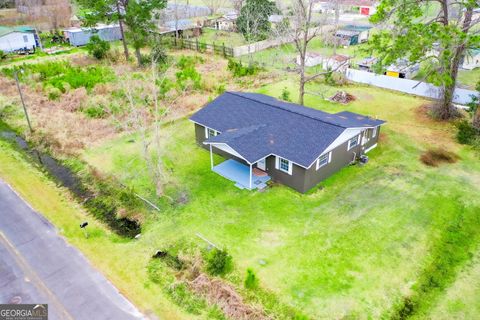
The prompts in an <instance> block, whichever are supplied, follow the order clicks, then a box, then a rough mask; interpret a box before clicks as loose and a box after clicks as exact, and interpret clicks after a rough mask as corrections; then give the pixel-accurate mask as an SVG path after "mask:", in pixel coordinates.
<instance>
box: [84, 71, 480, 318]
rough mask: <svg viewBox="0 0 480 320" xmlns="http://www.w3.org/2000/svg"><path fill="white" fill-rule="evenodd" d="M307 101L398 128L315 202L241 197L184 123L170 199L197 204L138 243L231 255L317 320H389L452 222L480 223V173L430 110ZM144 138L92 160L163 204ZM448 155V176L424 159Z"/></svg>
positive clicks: (382, 96)
mask: <svg viewBox="0 0 480 320" xmlns="http://www.w3.org/2000/svg"><path fill="white" fill-rule="evenodd" d="M283 88H287V89H288V90H290V91H291V98H292V100H294V101H295V100H296V98H297V96H296V93H295V92H296V87H295V83H294V82H293V81H291V80H290V81H289V80H286V81H281V82H277V83H275V84H274V85H270V86H267V87H263V88H262V89H261V90H260V92H262V93H266V94H270V95H272V96H275V97H278V96H280V94H281V91H282V90H283ZM307 89H308V91H309V92H313V93H315V95H307V97H306V105H308V106H311V107H314V108H318V109H322V110H326V111H329V112H338V111H342V110H350V111H353V112H359V113H363V114H368V115H371V116H378V117H379V118H381V119H384V120H387V121H388V123H387V125H385V126H384V128H383V129H382V132H381V137H380V143H379V146H378V147H377V148H376V149H374V150H373V151H371V153H369V156H370V162H369V163H368V164H367V165H366V166H363V167H360V166H352V167H347V168H344V169H343V170H341V171H340V172H338V173H337V174H335V175H334V176H332V177H331V178H329V179H327V180H326V181H324V182H323V183H321V187H323V188H316V189H315V190H312V191H311V192H309V193H308V194H306V195H302V194H299V193H297V192H295V191H293V190H291V189H290V188H288V187H286V186H281V185H275V186H273V187H272V188H270V189H268V190H266V191H265V192H261V193H260V192H249V191H246V190H239V189H237V188H236V187H234V185H233V183H232V182H231V181H229V180H226V179H224V178H222V177H221V176H219V175H217V174H215V173H213V172H212V171H211V170H210V158H209V153H208V152H207V151H205V150H203V149H201V148H199V147H198V146H196V144H195V142H194V141H195V140H194V132H193V124H192V123H190V122H189V121H188V120H180V121H178V122H177V123H176V124H175V125H174V126H170V127H168V128H166V129H165V135H166V136H167V137H169V139H168V140H166V142H165V145H164V146H163V147H164V148H165V150H166V152H165V154H166V155H167V156H166V157H165V160H166V161H167V163H168V164H169V168H170V171H171V174H170V175H171V177H172V181H173V186H172V187H171V188H170V189H169V190H168V194H169V195H170V196H172V197H173V198H174V199H175V198H176V197H177V196H178V194H180V193H182V194H183V195H184V198H187V199H188V200H187V201H186V203H184V204H179V203H176V204H174V205H163V206H162V210H163V211H162V212H161V213H159V214H156V215H155V216H152V217H150V218H149V219H148V220H147V222H146V224H145V226H144V236H143V237H142V239H141V240H140V241H139V242H138V243H139V245H140V246H142V247H145V248H158V247H162V246H165V245H169V244H173V243H175V242H176V241H178V240H181V239H190V240H195V239H197V238H196V236H195V234H196V233H201V234H202V235H204V236H205V237H207V238H208V239H209V240H211V241H213V242H214V243H216V244H218V245H220V246H224V247H226V248H228V250H229V251H230V252H231V254H232V255H233V258H234V262H235V264H236V270H237V273H238V274H240V275H243V274H244V272H245V269H246V268H248V267H251V268H253V269H254V270H255V272H256V273H257V274H258V276H259V279H260V283H261V285H262V286H263V287H264V288H266V289H268V290H271V291H273V292H274V293H276V294H277V296H278V297H279V299H280V300H281V301H282V302H283V303H285V304H288V305H292V306H294V307H295V308H297V309H298V310H301V311H302V312H303V313H305V314H307V315H309V316H310V317H311V318H314V319H323V318H327V319H330V318H342V317H348V316H349V317H353V318H361V319H362V318H379V317H381V316H384V315H385V314H387V313H388V311H389V310H390V309H391V307H392V305H393V304H394V303H397V302H399V301H400V300H401V298H402V297H403V296H404V295H407V294H408V293H409V292H410V288H411V286H412V285H413V284H414V283H415V281H416V278H417V276H418V274H419V272H421V268H422V266H423V265H424V264H425V260H426V257H428V253H429V248H430V247H431V245H432V244H433V243H434V242H435V239H436V237H437V235H438V234H439V232H440V231H441V230H443V228H444V227H445V226H446V225H447V224H448V222H449V221H450V220H451V219H452V217H454V216H455V215H456V213H457V212H459V210H460V209H461V208H465V210H468V212H479V211H480V200H479V199H477V198H474V197H472V196H471V195H472V194H474V193H478V191H479V186H480V163H479V161H478V158H477V155H476V154H475V153H473V152H472V151H471V150H469V149H467V148H465V147H462V146H459V145H457V144H456V143H455V142H454V139H453V136H454V129H453V127H452V126H451V125H449V124H446V123H437V122H433V121H431V120H429V119H428V118H427V117H425V116H424V115H423V114H422V112H421V111H420V110H419V107H420V106H422V105H423V104H425V103H427V101H425V100H422V99H419V98H414V97H411V96H407V95H402V94H398V93H394V92H390V91H385V90H380V89H376V88H370V87H366V86H348V87H344V88H341V89H342V90H346V91H347V92H349V93H351V94H353V95H355V96H356V97H357V101H355V102H353V103H351V104H349V105H347V106H344V105H339V104H334V103H330V102H327V101H325V100H324V99H323V98H322V96H324V97H328V96H329V95H330V94H332V93H334V92H335V91H336V90H338V88H332V87H329V86H326V85H321V84H311V85H309V86H308V88H307ZM135 138H136V137H133V139H134V140H135V141H134V142H131V140H132V137H123V138H120V139H118V140H115V141H111V142H109V143H107V144H105V145H104V146H101V147H99V148H96V149H92V150H89V151H88V152H86V153H85V155H84V158H85V159H86V160H87V161H88V162H90V163H91V164H92V165H94V166H95V167H97V168H98V169H100V170H102V171H105V172H109V173H111V174H114V175H116V176H118V177H119V179H121V180H122V181H123V182H124V183H126V184H128V185H130V186H132V187H134V188H135V189H136V190H137V191H138V192H141V193H144V194H145V195H147V196H148V197H150V198H151V199H154V193H153V189H152V184H151V182H150V181H149V179H148V175H147V174H146V168H145V164H144V163H143V161H142V160H141V158H140V154H141V153H140V152H141V151H140V150H141V145H140V141H138V140H137V139H135ZM438 146H443V147H445V148H447V149H448V150H451V151H453V152H456V153H458V154H459V156H460V158H461V160H459V161H458V162H457V163H455V164H449V165H444V166H440V167H438V168H429V167H426V166H424V165H423V164H421V163H420V161H419V156H420V154H421V153H422V152H423V151H424V150H426V149H427V148H431V147H438ZM215 160H216V162H217V163H218V162H220V161H221V158H220V157H216V158H215ZM158 202H159V203H164V201H158ZM197 241H200V240H197ZM147 251H148V250H147ZM264 262H265V263H264ZM465 308H470V306H468V305H466V306H465Z"/></svg>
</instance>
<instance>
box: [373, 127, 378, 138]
mask: <svg viewBox="0 0 480 320" xmlns="http://www.w3.org/2000/svg"><path fill="white" fill-rule="evenodd" d="M372 130H373V131H372V139H373V138H375V137H376V136H377V131H378V126H376V127H373V129H372Z"/></svg>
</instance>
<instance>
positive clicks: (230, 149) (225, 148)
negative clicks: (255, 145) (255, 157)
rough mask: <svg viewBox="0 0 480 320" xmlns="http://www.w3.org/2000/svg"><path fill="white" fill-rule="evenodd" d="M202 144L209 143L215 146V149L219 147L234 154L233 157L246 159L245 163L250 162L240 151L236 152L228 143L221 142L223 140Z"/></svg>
mask: <svg viewBox="0 0 480 320" xmlns="http://www.w3.org/2000/svg"><path fill="white" fill-rule="evenodd" d="M203 144H209V145H213V146H214V147H216V148H217V149H220V150H222V151H225V152H226V153H229V154H231V155H234V156H235V157H238V158H240V159H242V160H245V161H247V163H249V164H250V162H249V161H248V160H247V159H245V158H244V157H243V156H242V155H241V154H240V153H238V152H237V151H235V149H233V148H232V147H230V146H229V145H228V144H226V143H223V142H207V143H205V142H204V143H203Z"/></svg>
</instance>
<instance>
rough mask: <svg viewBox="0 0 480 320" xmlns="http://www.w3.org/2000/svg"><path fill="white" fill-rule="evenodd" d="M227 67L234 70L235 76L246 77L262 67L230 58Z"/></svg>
mask: <svg viewBox="0 0 480 320" xmlns="http://www.w3.org/2000/svg"><path fill="white" fill-rule="evenodd" d="M227 69H228V70H229V71H231V72H232V74H233V76H234V77H244V76H252V75H254V74H256V73H257V72H258V71H259V70H260V67H259V66H258V65H257V64H250V65H248V66H244V65H243V64H242V62H241V61H235V60H233V59H229V60H228V66H227Z"/></svg>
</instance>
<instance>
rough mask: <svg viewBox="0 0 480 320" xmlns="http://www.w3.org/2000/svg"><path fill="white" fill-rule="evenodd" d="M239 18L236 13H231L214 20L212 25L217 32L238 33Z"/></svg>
mask: <svg viewBox="0 0 480 320" xmlns="http://www.w3.org/2000/svg"><path fill="white" fill-rule="evenodd" d="M237 18H238V14H237V13H236V12H230V13H227V14H225V15H223V16H222V17H220V18H217V19H214V20H213V21H212V22H211V24H212V25H213V27H214V28H215V29H217V30H222V31H236V30H237Z"/></svg>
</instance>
